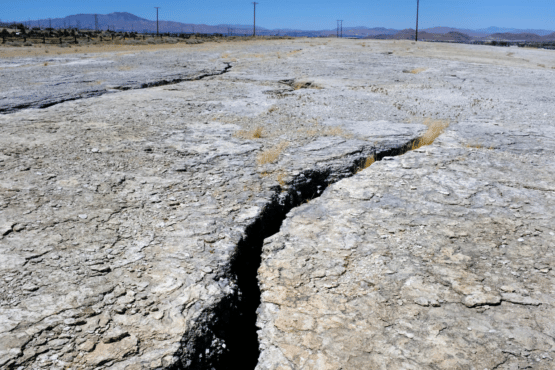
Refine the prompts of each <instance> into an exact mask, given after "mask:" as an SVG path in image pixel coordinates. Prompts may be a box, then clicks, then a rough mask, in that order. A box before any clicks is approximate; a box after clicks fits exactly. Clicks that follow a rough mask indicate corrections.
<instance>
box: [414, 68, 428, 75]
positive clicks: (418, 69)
mask: <svg viewBox="0 0 555 370" xmlns="http://www.w3.org/2000/svg"><path fill="white" fill-rule="evenodd" d="M427 69H428V68H415V69H411V71H410V73H412V74H413V75H417V74H419V73H420V72H424V71H425V70H427Z"/></svg>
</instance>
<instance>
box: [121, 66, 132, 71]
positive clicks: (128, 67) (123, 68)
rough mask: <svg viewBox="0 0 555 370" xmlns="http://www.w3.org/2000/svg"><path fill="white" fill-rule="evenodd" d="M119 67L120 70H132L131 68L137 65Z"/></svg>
mask: <svg viewBox="0 0 555 370" xmlns="http://www.w3.org/2000/svg"><path fill="white" fill-rule="evenodd" d="M118 69H119V70H120V71H130V70H132V69H135V67H132V66H119V67H118Z"/></svg>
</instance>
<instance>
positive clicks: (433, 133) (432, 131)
mask: <svg viewBox="0 0 555 370" xmlns="http://www.w3.org/2000/svg"><path fill="white" fill-rule="evenodd" d="M423 124H424V125H426V126H427V127H428V130H426V132H425V133H424V135H422V137H421V138H419V139H418V140H416V141H415V142H414V143H413V144H412V148H411V150H414V149H418V148H420V147H422V146H424V145H430V144H432V143H433V142H434V140H435V139H436V138H437V137H438V136H439V135H441V134H442V133H443V131H445V129H446V128H447V127H448V126H449V121H448V120H442V119H434V120H433V119H431V118H426V119H425V120H424V122H423Z"/></svg>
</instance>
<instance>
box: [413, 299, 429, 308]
mask: <svg viewBox="0 0 555 370" xmlns="http://www.w3.org/2000/svg"><path fill="white" fill-rule="evenodd" d="M414 303H416V304H417V305H419V306H423V307H428V306H429V305H430V303H429V302H428V300H427V299H426V298H424V297H418V298H416V299H415V300H414Z"/></svg>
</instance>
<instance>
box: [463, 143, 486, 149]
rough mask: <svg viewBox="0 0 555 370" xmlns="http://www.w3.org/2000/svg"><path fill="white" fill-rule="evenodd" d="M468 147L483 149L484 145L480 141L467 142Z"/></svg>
mask: <svg viewBox="0 0 555 370" xmlns="http://www.w3.org/2000/svg"><path fill="white" fill-rule="evenodd" d="M466 147H467V148H474V149H482V148H483V147H484V146H483V145H482V144H480V143H468V144H466Z"/></svg>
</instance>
